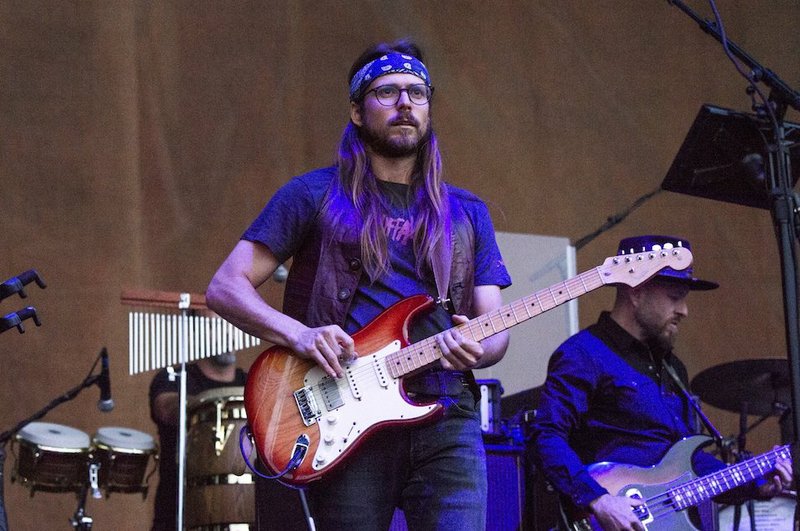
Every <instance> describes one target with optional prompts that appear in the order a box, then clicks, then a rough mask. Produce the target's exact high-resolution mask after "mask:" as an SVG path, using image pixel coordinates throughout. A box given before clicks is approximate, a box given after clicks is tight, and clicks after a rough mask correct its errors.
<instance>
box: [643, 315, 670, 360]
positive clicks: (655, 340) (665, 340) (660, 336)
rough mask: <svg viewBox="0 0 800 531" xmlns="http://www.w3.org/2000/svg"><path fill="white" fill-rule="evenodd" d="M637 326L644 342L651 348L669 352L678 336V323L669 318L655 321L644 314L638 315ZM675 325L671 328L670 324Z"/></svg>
mask: <svg viewBox="0 0 800 531" xmlns="http://www.w3.org/2000/svg"><path fill="white" fill-rule="evenodd" d="M637 320H638V322H639V326H640V327H641V329H642V332H643V336H644V339H645V343H647V344H648V345H649V346H650V347H651V348H654V349H657V350H660V351H663V352H669V351H671V350H672V347H673V346H674V345H675V340H676V339H677V338H678V330H677V326H678V324H677V323H676V322H675V321H674V320H672V319H670V320H668V321H666V322H655V321H653V320H651V319H650V320H649V319H647V318H646V317H645V316H642V317H639V318H638V319H637ZM673 324H674V325H675V328H674V329H673V328H672V327H671V326H670V325H673Z"/></svg>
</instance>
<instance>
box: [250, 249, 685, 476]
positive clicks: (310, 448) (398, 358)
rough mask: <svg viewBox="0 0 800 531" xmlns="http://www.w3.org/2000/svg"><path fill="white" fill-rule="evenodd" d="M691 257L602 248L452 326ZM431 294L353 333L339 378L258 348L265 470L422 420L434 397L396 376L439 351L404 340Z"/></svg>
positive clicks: (499, 317) (472, 325)
mask: <svg viewBox="0 0 800 531" xmlns="http://www.w3.org/2000/svg"><path fill="white" fill-rule="evenodd" d="M691 263H692V254H691V252H690V251H689V250H688V249H684V248H681V247H675V248H672V249H664V250H661V249H659V250H656V251H649V252H642V253H635V254H629V255H622V256H614V257H610V258H607V259H606V260H605V261H604V263H603V265H601V266H598V267H595V268H594V269H591V270H589V271H586V272H584V273H581V274H580V275H578V276H576V277H574V278H571V279H569V280H567V281H565V282H562V283H559V284H556V285H554V286H551V287H549V288H546V289H543V290H540V291H537V292H536V293H534V294H532V295H529V296H527V297H523V298H522V299H519V300H517V301H515V302H512V303H510V304H507V305H505V306H502V307H501V308H498V309H497V310H494V311H492V312H489V313H486V314H484V315H481V316H479V317H476V318H474V319H472V320H470V321H468V322H466V323H463V324H460V325H458V326H457V328H458V330H459V331H460V332H461V333H462V334H463V335H464V336H465V337H467V338H469V339H472V340H475V341H480V340H482V339H485V338H487V337H489V336H492V335H494V334H497V333H498V332H501V331H503V330H506V329H508V328H510V327H512V326H514V325H516V324H519V323H521V322H523V321H527V320H528V319H530V318H532V317H535V316H537V315H539V314H541V313H543V312H545V311H547V310H550V309H552V308H555V307H556V306H559V305H561V304H563V303H565V302H567V301H570V300H572V299H574V298H576V297H578V296H580V295H583V294H585V293H588V292H590V291H592V290H594V289H597V288H599V287H600V286H603V285H606V284H619V283H622V284H627V285H630V286H637V285H639V284H640V283H642V282H644V281H646V280H648V279H649V278H650V277H652V276H653V275H655V274H656V273H658V272H659V271H660V270H661V269H663V268H665V267H671V268H673V269H676V270H682V269H685V268H686V267H688V266H689V265H690V264H691ZM433 304H434V303H433V300H432V299H431V298H430V297H429V296H427V295H415V296H412V297H409V298H407V299H403V300H402V301H400V302H398V303H396V304H394V305H393V306H391V307H390V308H388V309H387V310H385V311H384V312H383V313H381V314H380V315H379V316H378V317H376V318H375V319H374V320H373V321H372V322H370V323H369V324H368V325H367V326H365V327H364V328H362V329H361V330H359V331H358V332H356V333H355V334H353V336H352V337H353V341H354V342H355V351H356V352H357V353H358V356H359V357H358V358H357V359H355V360H354V361H352V362H350V363H349V364H347V365H345V366H344V367H343V369H344V370H345V376H344V377H343V378H331V377H330V376H328V375H327V374H326V373H325V372H324V371H323V370H322V369H320V368H319V367H318V366H317V365H316V363H314V362H311V361H309V360H305V359H301V358H299V357H297V356H295V355H294V354H293V352H292V351H291V350H290V349H288V348H286V347H282V346H274V347H272V348H270V349H268V350H266V351H264V352H263V353H262V354H261V355H260V356H259V357H258V358H257V359H256V361H255V362H254V363H253V365H252V366H251V368H250V370H249V374H248V378H247V383H246V385H245V391H244V400H245V410H246V412H247V419H248V423H249V425H250V430H251V433H252V436H253V440H254V443H255V447H256V450H257V451H258V455H259V457H260V459H261V462H262V463H263V464H264V465H265V466H266V467H267V468H268V469H269V470H270V471H272V472H273V474H281V473H284V472H286V473H285V474H284V475H283V476H282V477H281V481H283V482H285V483H287V484H289V485H293V486H299V485H303V484H306V483H309V482H311V481H314V480H317V479H319V478H321V477H322V476H323V475H324V474H325V473H327V472H329V471H330V470H333V469H335V468H336V467H337V466H339V464H341V463H342V462H344V461H345V460H346V458H347V456H348V455H349V454H350V453H351V452H352V451H353V450H354V449H355V448H356V447H357V446H358V444H359V442H361V441H362V440H364V438H365V437H367V436H368V435H369V434H370V433H372V432H373V431H374V430H377V429H379V428H380V427H382V426H389V425H395V424H400V423H418V422H423V421H425V420H427V419H429V418H431V417H433V416H434V415H436V414H437V413H439V412H440V410H441V409H442V405H441V404H439V403H438V402H433V403H415V402H412V401H411V400H410V399H409V398H408V397H407V396H406V394H405V391H404V389H403V383H402V382H403V377H404V376H407V375H410V374H413V373H416V372H419V371H421V370H423V369H425V368H428V367H430V366H431V365H433V364H434V363H438V361H439V359H440V358H441V353H440V351H439V349H438V346H437V344H436V340H435V337H431V338H428V339H425V340H423V341H419V342H417V343H414V344H409V342H408V327H409V322H410V321H411V319H413V318H414V317H415V316H416V315H418V314H419V313H420V312H422V311H424V310H426V309H430V308H431V307H432V306H433ZM298 461H299V464H298ZM287 469H290V470H288V471H287Z"/></svg>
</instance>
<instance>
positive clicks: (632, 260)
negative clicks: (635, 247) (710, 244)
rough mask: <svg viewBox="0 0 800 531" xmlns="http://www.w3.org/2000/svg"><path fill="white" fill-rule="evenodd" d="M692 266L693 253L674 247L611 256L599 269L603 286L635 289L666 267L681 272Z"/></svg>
mask: <svg viewBox="0 0 800 531" xmlns="http://www.w3.org/2000/svg"><path fill="white" fill-rule="evenodd" d="M690 265H692V252H691V251H690V250H689V249H685V248H683V247H673V248H671V249H659V250H657V251H646V252H642V253H633V254H623V255H619V256H611V257H609V258H606V259H605V261H604V262H603V265H601V266H598V268H597V269H598V270H599V271H600V276H601V278H602V280H603V284H627V285H628V286H631V287H635V286H638V285H639V284H642V283H643V282H646V281H647V280H649V279H650V278H651V277H653V276H654V275H655V274H656V273H658V272H659V271H661V270H662V269H664V268H665V267H671V268H672V269H675V270H677V271H681V270H683V269H686V268H687V267H689V266H690Z"/></svg>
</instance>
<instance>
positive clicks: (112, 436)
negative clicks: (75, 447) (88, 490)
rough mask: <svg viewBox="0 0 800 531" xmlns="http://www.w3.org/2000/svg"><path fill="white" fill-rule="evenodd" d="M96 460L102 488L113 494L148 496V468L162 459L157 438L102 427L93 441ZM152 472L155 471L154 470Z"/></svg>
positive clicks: (126, 429)
mask: <svg viewBox="0 0 800 531" xmlns="http://www.w3.org/2000/svg"><path fill="white" fill-rule="evenodd" d="M92 443H93V448H94V449H93V452H92V454H93V458H94V461H95V462H96V463H98V464H99V465H100V470H99V471H98V485H99V487H100V488H101V489H102V490H104V491H105V493H106V497H108V496H109V494H110V493H112V492H141V493H142V497H143V498H144V497H146V496H147V479H148V478H149V477H150V476H149V475H148V476H145V474H146V473H147V465H148V463H149V462H150V459H151V458H152V459H153V462H154V464H155V460H156V459H157V457H158V450H157V448H156V444H155V441H154V440H153V438H152V437H151V436H150V435H148V434H146V433H144V432H141V431H137V430H134V429H131V428H120V427H104V428H99V429H98V430H97V433H95V435H94V437H93V438H92ZM151 473H152V470H151Z"/></svg>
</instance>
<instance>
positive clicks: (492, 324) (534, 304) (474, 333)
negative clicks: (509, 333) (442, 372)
mask: <svg viewBox="0 0 800 531" xmlns="http://www.w3.org/2000/svg"><path fill="white" fill-rule="evenodd" d="M603 285H604V282H603V276H602V275H601V272H600V268H599V267H596V268H594V269H590V270H588V271H585V272H584V273H581V274H580V275H578V276H575V277H572V278H570V279H569V280H566V281H564V282H561V283H558V284H555V285H553V286H550V287H549V288H545V289H543V290H539V291H537V292H536V293H534V294H532V295H528V296H527V297H523V298H521V299H518V300H516V301H514V302H511V303H509V304H506V305H505V306H502V307H500V308H498V309H497V310H494V311H491V312H489V313H486V314H483V315H481V316H479V317H476V318H475V319H472V320H470V321H468V322H466V323H464V324H461V325H458V327H457V329H458V330H459V332H461V333H462V334H463V335H464V336H465V337H467V338H468V339H472V340H474V341H481V340H483V339H486V338H487V337H490V336H493V335H495V334H497V333H499V332H502V331H504V330H507V329H509V328H511V327H512V326H515V325H518V324H519V323H522V322H525V321H527V320H528V319H531V318H533V317H536V316H537V315H540V314H542V313H544V312H546V311H547V310H552V309H553V308H555V307H556V306H560V305H562V304H564V303H565V302H569V301H571V300H572V299H575V298H577V297H580V296H581V295H583V294H585V293H588V292H590V291H593V290H595V289H597V288H599V287H601V286H603ZM439 358H441V351H440V350H439V346H438V345H437V343H436V336H433V337H429V338H427V339H424V340H422V341H420V342H418V343H414V344H413V345H409V346H408V347H406V348H403V349H400V350H398V351H397V352H394V353H392V354H389V355H388V356H387V357H386V365H387V368H388V370H389V373H390V374H391V375H392V376H393V377H394V378H399V377H401V376H403V375H406V374H409V373H411V372H414V371H416V370H418V369H421V368H423V367H426V366H427V365H430V364H432V363H433V362H435V361H437V360H439Z"/></svg>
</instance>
